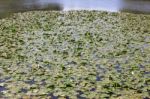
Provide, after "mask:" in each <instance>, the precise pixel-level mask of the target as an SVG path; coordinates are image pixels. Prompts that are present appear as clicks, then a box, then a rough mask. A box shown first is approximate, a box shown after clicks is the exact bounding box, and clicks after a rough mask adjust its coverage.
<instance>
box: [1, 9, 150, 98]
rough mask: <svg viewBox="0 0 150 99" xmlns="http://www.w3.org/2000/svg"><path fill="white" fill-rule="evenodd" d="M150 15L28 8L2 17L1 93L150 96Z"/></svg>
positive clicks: (17, 95)
mask: <svg viewBox="0 0 150 99" xmlns="http://www.w3.org/2000/svg"><path fill="white" fill-rule="evenodd" d="M149 27H150V16H149V15H136V14H126V13H108V12H100V11H68V12H55V11H44V12H40V11H38V12H26V13H17V14H14V15H13V16H11V17H9V18H4V19H1V20H0V98H21V97H22V98H25V99H26V98H27V97H37V98H40V99H41V98H43V99H45V98H48V97H49V98H52V99H53V98H54V99H57V98H58V99H59V98H61V99H76V98H78V99H108V98H111V99H117V98H118V99H120V98H123V99H124V98H125V99H127V98H131V99H141V98H148V97H149V96H150V28H149Z"/></svg>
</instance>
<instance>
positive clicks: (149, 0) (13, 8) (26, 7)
mask: <svg viewBox="0 0 150 99" xmlns="http://www.w3.org/2000/svg"><path fill="white" fill-rule="evenodd" d="M32 10H64V11H68V10H103V11H112V12H117V11H125V12H132V13H150V0H0V16H3V15H7V14H9V13H14V12H24V11H32Z"/></svg>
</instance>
